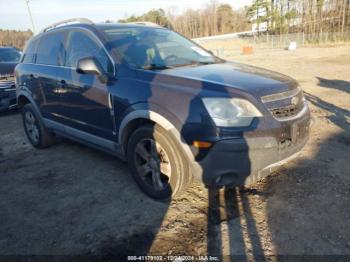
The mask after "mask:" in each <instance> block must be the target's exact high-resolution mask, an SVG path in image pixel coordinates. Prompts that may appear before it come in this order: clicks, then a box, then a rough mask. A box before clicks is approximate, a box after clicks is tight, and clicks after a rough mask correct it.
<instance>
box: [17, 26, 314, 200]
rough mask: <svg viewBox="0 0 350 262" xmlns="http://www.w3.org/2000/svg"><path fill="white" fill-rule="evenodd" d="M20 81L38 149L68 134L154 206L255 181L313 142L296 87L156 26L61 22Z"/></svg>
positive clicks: (36, 46) (34, 50)
mask: <svg viewBox="0 0 350 262" xmlns="http://www.w3.org/2000/svg"><path fill="white" fill-rule="evenodd" d="M74 22H78V23H74ZM16 80H17V98H18V104H19V106H20V107H22V114H23V124H24V128H25V132H26V134H27V136H28V139H29V141H30V142H31V143H32V144H33V146H35V147H37V148H44V147H47V146H49V145H51V144H52V143H53V141H54V138H55V136H64V137H67V138H69V139H73V140H76V141H78V142H81V143H84V144H86V145H89V146H92V147H95V148H97V149H100V150H103V151H105V152H108V153H111V154H113V155H116V156H118V157H120V158H121V159H124V160H126V161H127V162H128V164H129V167H130V171H131V174H132V175H133V177H134V178H135V180H136V182H137V184H138V185H139V186H140V188H141V189H142V190H143V191H144V192H145V193H146V194H148V195H149V196H151V197H153V198H158V199H164V198H169V197H171V196H174V195H179V194H180V193H181V192H183V191H184V190H185V189H186V188H187V187H188V185H190V183H191V181H192V180H193V179H199V180H201V181H203V182H204V183H205V184H206V185H207V186H213V187H222V186H237V185H243V184H245V185H247V184H251V183H254V182H255V181H257V180H260V179H262V178H263V177H264V176H266V175H267V174H269V173H271V172H272V171H273V170H274V168H275V167H277V166H279V165H280V164H281V163H284V162H285V161H286V160H287V159H289V158H290V157H292V156H294V155H295V154H296V153H298V152H299V151H300V150H301V149H302V148H303V146H304V145H305V143H306V141H307V139H308V134H309V123H310V113H309V109H308V106H307V103H306V101H305V99H304V96H303V92H302V90H301V89H300V87H299V86H298V83H297V82H296V81H294V80H293V79H291V78H289V77H287V76H284V75H281V74H278V73H275V72H272V71H268V70H265V69H261V68H256V67H252V66H247V65H243V64H238V63H234V62H227V61H224V60H222V59H220V58H218V57H215V56H214V55H213V54H212V53H211V52H210V51H207V50H205V49H203V48H202V47H200V46H198V45H197V44H196V43H194V42H192V41H190V40H188V39H186V38H184V37H183V36H181V35H179V34H177V33H175V32H173V31H171V30H168V29H165V28H162V27H159V26H156V25H149V24H93V23H92V22H91V21H89V20H86V19H77V21H75V20H69V21H63V22H61V23H57V24H55V25H52V26H50V27H48V28H46V29H45V30H43V31H42V32H41V33H40V34H38V35H36V36H35V37H33V38H32V39H31V40H30V42H29V43H28V44H27V47H26V49H25V52H24V55H23V57H22V60H21V62H20V64H19V65H18V66H17V67H16ZM96 164H98V163H96ZM101 175H103V174H101Z"/></svg>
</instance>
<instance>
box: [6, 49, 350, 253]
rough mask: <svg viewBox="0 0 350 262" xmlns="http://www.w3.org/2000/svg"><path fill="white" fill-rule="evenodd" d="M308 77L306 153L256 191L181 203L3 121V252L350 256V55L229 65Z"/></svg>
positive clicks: (16, 122)
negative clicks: (32, 139)
mask: <svg viewBox="0 0 350 262" xmlns="http://www.w3.org/2000/svg"><path fill="white" fill-rule="evenodd" d="M227 58H228V59H230V60H234V61H240V62H244V63H247V64H253V65H258V66H263V67H266V68H270V69H273V70H276V71H279V72H282V73H285V74H288V75H290V76H292V77H294V78H296V79H297V80H298V81H299V82H300V84H301V87H302V88H303V89H304V91H305V94H306V97H307V99H308V100H309V104H310V107H311V111H312V115H313V118H314V125H313V126H312V131H311V137H310V141H309V143H308V145H307V146H306V148H305V149H304V151H303V152H302V153H301V155H300V156H299V157H298V158H297V159H295V160H293V161H292V162H290V163H288V164H286V165H284V166H283V167H282V169H281V170H280V171H279V172H277V173H276V174H274V175H271V176H270V177H268V178H267V179H265V180H264V181H262V182H260V183H259V184H257V185H256V186H254V187H252V188H249V189H241V190H239V189H230V190H224V189H223V190H220V191H215V190H214V191H212V190H211V191H208V189H206V188H204V187H203V186H202V185H201V184H199V183H197V184H195V185H193V186H192V187H191V188H190V189H189V190H188V192H187V193H186V194H185V195H183V196H181V197H179V198H178V199H173V200H172V201H170V202H169V203H164V202H161V203H160V202H155V201H153V200H151V199H149V198H148V197H146V196H145V195H143V194H142V193H141V192H140V190H139V189H138V188H137V186H136V185H135V183H134V182H133V180H132V178H131V176H130V174H129V173H128V169H127V166H126V164H125V163H123V162H121V161H119V160H118V159H115V158H113V157H111V156H108V155H105V154H103V153H100V152H98V151H95V150H93V149H90V148H87V147H85V146H82V145H79V144H76V143H73V142H69V141H63V142H61V143H59V144H57V145H55V146H53V147H51V148H48V149H45V150H36V149H34V148H32V147H31V146H30V145H29V143H28V142H27V140H26V138H25V136H24V132H23V128H22V123H21V117H20V115H19V113H8V114H2V115H1V116H0V254H39V255H40V254H46V255H57V254H69V255H76V254H104V255H113V254H114V255H117V254H126V255H136V254H140V253H143V252H147V251H148V253H149V254H155V255H159V254H162V255H165V254H168V255H180V254H181V255H205V254H207V253H208V252H209V253H210V254H215V255H230V254H231V255H247V256H248V257H250V258H256V259H258V258H263V259H264V258H266V257H267V256H270V255H274V254H283V255H285V254H289V255H308V254H316V255H332V254H340V255H341V254H343V255H344V254H347V255H350V230H349V228H350V171H349V169H350V161H349V160H350V158H349V153H350V151H349V148H350V124H349V123H350V47H349V46H348V47H347V46H344V47H338V48H304V49H298V50H296V51H293V52H289V51H284V50H258V51H256V52H255V54H253V55H251V56H242V55H235V56H231V57H227Z"/></svg>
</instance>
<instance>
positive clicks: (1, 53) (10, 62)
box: [0, 46, 21, 111]
mask: <svg viewBox="0 0 350 262" xmlns="http://www.w3.org/2000/svg"><path fill="white" fill-rule="evenodd" d="M20 58H21V52H20V51H19V50H18V49H17V48H15V47H11V46H9V47H0V111H5V110H8V109H12V108H15V107H16V106H17V99H16V87H15V78H14V70H15V67H16V65H17V64H18V62H19V60H20Z"/></svg>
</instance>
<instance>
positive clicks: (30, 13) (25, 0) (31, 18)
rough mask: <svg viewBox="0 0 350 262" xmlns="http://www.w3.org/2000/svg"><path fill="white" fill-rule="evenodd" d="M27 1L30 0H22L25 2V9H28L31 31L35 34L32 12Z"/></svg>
mask: <svg viewBox="0 0 350 262" xmlns="http://www.w3.org/2000/svg"><path fill="white" fill-rule="evenodd" d="M29 1H30V0H24V2H25V3H26V4H27V9H28V14H29V18H30V22H31V24H32V29H33V33H34V34H35V26H34V21H33V16H32V12H31V11H30V6H29Z"/></svg>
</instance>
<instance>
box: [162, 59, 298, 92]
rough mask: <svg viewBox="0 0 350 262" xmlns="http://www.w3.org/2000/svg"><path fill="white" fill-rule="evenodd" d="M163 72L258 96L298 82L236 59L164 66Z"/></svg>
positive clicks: (288, 87) (293, 85) (283, 88)
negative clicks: (233, 60) (173, 67)
mask: <svg viewBox="0 0 350 262" xmlns="http://www.w3.org/2000/svg"><path fill="white" fill-rule="evenodd" d="M162 74H164V75H168V76H173V77H180V78H186V79H191V80H198V81H201V82H206V85H203V88H206V87H209V86H221V87H225V88H235V89H239V90H242V91H244V92H248V93H250V94H252V95H254V96H255V97H256V96H260V97H261V96H264V95H269V94H274V93H280V92H284V91H288V90H291V89H294V88H296V86H297V85H298V83H297V82H296V81H295V80H294V79H292V78H290V77H288V76H285V75H283V74H280V73H277V72H273V71H270V70H266V69H263V68H259V67H254V66H248V65H244V64H239V63H233V62H226V63H220V64H212V65H203V66H195V67H190V66H189V67H180V68H175V69H170V70H164V71H162ZM208 84H209V85H208ZM210 84H212V85H210ZM204 86H206V87H204Z"/></svg>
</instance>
